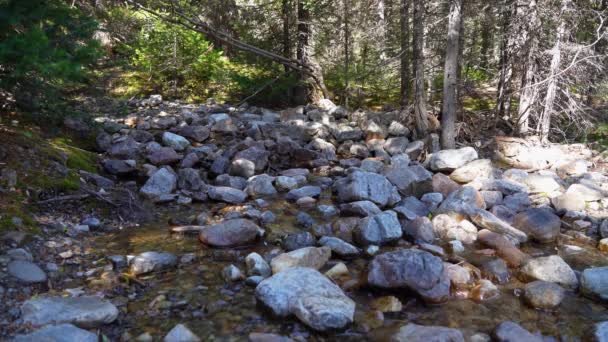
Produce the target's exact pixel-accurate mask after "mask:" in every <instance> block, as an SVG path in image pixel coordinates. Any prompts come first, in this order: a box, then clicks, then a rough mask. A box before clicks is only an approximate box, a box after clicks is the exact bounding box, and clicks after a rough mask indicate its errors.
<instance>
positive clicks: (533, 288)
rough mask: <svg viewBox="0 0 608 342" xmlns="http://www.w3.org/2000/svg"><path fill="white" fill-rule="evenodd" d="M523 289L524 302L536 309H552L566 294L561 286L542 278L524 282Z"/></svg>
mask: <svg viewBox="0 0 608 342" xmlns="http://www.w3.org/2000/svg"><path fill="white" fill-rule="evenodd" d="M524 289H525V294H524V299H525V301H526V303H528V304H529V305H530V306H532V307H534V308H537V309H553V308H555V307H557V306H558V305H559V304H560V303H561V302H562V301H563V300H564V297H565V295H566V293H565V291H564V289H563V288H562V287H561V286H559V285H557V284H555V283H551V282H548V281H542V280H538V281H534V282H531V283H529V284H526V286H525V288H524Z"/></svg>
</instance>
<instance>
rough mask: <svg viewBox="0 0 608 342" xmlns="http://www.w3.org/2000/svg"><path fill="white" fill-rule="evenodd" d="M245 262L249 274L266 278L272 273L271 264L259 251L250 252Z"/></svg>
mask: <svg viewBox="0 0 608 342" xmlns="http://www.w3.org/2000/svg"><path fill="white" fill-rule="evenodd" d="M245 264H246V265H247V274H248V275H250V276H261V277H264V278H267V277H270V275H272V270H271V269H270V265H268V263H267V262H266V260H264V258H262V256H261V255H259V254H258V253H255V252H254V253H250V254H249V255H247V257H245Z"/></svg>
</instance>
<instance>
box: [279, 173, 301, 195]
mask: <svg viewBox="0 0 608 342" xmlns="http://www.w3.org/2000/svg"><path fill="white" fill-rule="evenodd" d="M274 184H275V185H276V186H277V189H279V191H289V190H293V189H295V188H297V187H298V185H299V184H298V180H297V179H296V178H295V177H289V176H278V177H277V178H276V179H275V182H274Z"/></svg>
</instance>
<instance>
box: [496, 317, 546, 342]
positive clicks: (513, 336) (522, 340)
mask: <svg viewBox="0 0 608 342" xmlns="http://www.w3.org/2000/svg"><path fill="white" fill-rule="evenodd" d="M493 335H494V338H495V339H496V341H498V342H515V341H517V342H543V338H542V337H540V336H537V335H533V334H532V333H530V332H529V331H528V330H526V329H524V328H522V327H521V326H520V325H519V324H517V323H514V322H508V321H507V322H502V323H500V324H499V325H498V326H496V328H495V329H494V333H493Z"/></svg>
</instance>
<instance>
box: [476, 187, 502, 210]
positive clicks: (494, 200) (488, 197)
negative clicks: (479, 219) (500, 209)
mask: <svg viewBox="0 0 608 342" xmlns="http://www.w3.org/2000/svg"><path fill="white" fill-rule="evenodd" d="M479 193H480V194H481V196H482V197H483V201H484V202H486V208H492V207H493V206H495V205H497V204H501V203H502V201H503V195H502V192H500V191H480V192H479Z"/></svg>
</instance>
